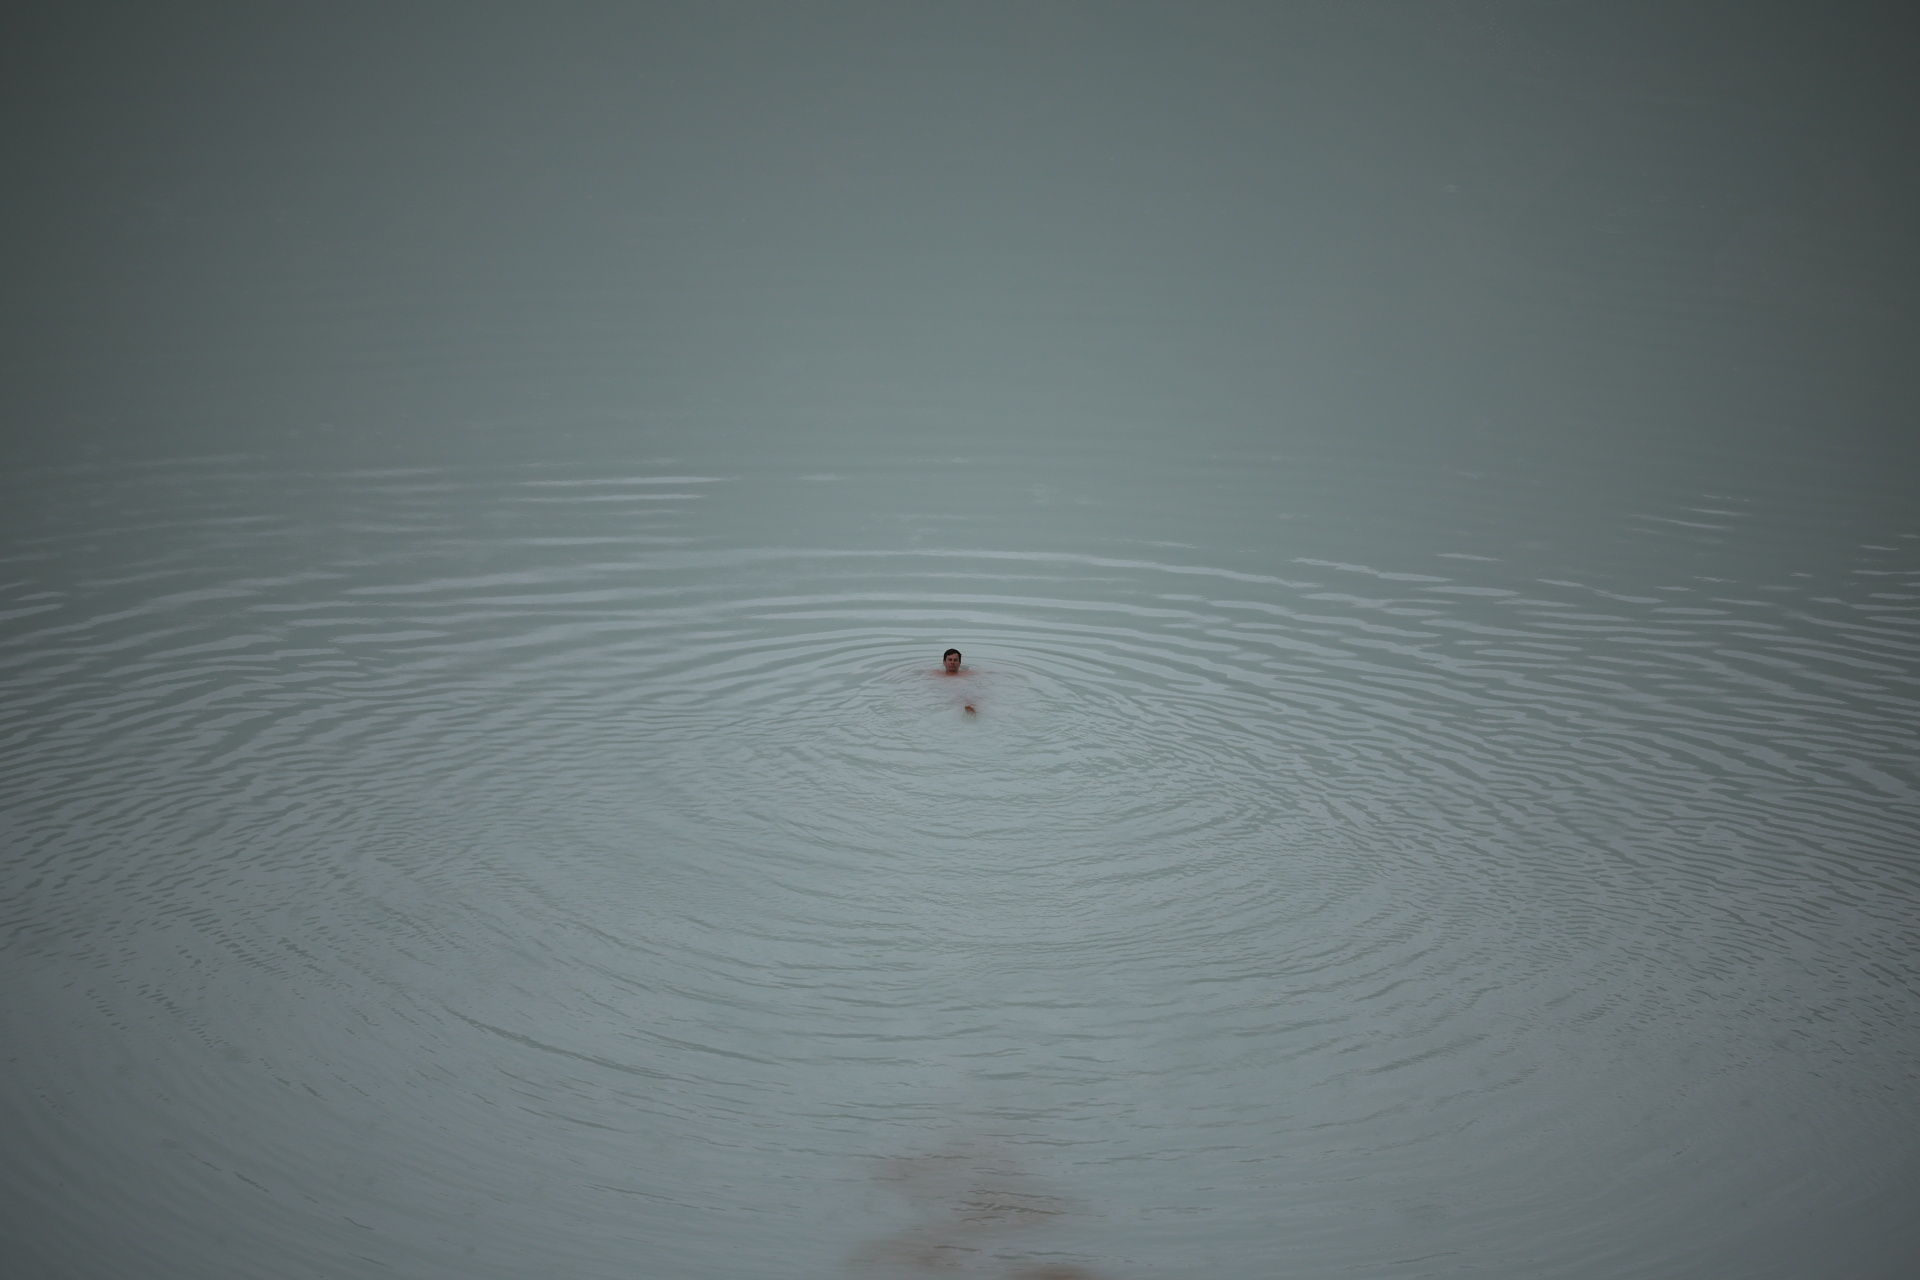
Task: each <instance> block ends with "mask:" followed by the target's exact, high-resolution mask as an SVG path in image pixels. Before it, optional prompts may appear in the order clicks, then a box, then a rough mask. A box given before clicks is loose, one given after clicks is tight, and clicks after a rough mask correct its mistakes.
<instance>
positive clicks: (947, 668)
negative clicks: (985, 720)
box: [936, 649, 976, 715]
mask: <svg viewBox="0 0 1920 1280" xmlns="http://www.w3.org/2000/svg"><path fill="white" fill-rule="evenodd" d="M936 674H939V675H943V676H964V675H969V674H971V673H970V672H969V671H967V669H966V668H965V667H962V666H961V665H960V651H959V650H958V649H949V650H947V651H946V652H945V653H943V654H941V655H940V670H939V671H938V672H937V673H936ZM960 706H961V709H962V710H963V711H965V712H966V713H967V714H968V715H974V714H976V713H975V711H974V707H973V702H972V700H971V699H969V700H968V701H965V702H962V703H961V704H960Z"/></svg>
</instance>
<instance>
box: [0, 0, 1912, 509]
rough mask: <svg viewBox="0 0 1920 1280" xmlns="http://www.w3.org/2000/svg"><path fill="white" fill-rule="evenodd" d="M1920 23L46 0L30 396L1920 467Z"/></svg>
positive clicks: (1600, 458) (512, 425) (1623, 473)
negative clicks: (1916, 231)
mask: <svg viewBox="0 0 1920 1280" xmlns="http://www.w3.org/2000/svg"><path fill="white" fill-rule="evenodd" d="M1905 17H1906V15H1905V14H1904V13H1903V11H1902V10H1901V9H1900V7H1899V6H1884V5H1848V4H1841V5H1819V6H1814V5H1806V4H1773V3H1740V4H1733V3H1698V4H1686V5H1662V4H1637V3H1608V4H1599V3H1545V2H1543V3H1433V4H1393V3H1386V4H1382V3H1343V4H1291V5H1194V6H1177V7H1176V6H1141V5H1126V4H1120V5H1113V4H1099V5H1077V4H1041V5H997V4H981V5H965V6H936V5H917V4H879V5H839V4H825V5H730V4H716V5H707V4H701V5H647V4H639V5H581V4H561V5H542V6H532V5H525V6H516V5H488V4H462V5H415V4H374V5H357V4H340V5H331V4H330V5H324V6H322V5H305V6H276V7H273V8H270V9H269V8H262V7H259V6H251V5H195V4H167V5H158V6H148V7H143V8H138V9H128V8H124V7H104V6H89V5H84V4H81V5H29V6H25V7H23V8H17V9H15V10H14V11H12V16H10V17H9V18H8V19H7V20H6V21H7V33H6V40H5V48H6V52H5V54H4V55H3V56H4V57H5V59H6V74H5V88H4V93H5V94H6V103H7V117H6V118H7V121H8V127H7V130H6V137H5V146H6V154H5V165H6V172H7V175H8V182H7V184H6V187H7V191H6V195H5V213H4V217H5V234H6V240H7V245H8V251H7V254H6V268H5V270H6V277H5V281H4V287H5V290H6V296H7V298H8V305H7V308H6V322H7V326H8V327H7V330H6V335H5V338H6V341H5V360H6V362H7V363H6V366H5V385H6V388H7V391H6V396H7V402H6V413H7V425H8V433H9V437H10V439H11V440H13V441H14V442H15V447H16V448H21V449H30V450H32V451H33V452H34V453H35V454H41V453H44V452H47V451H52V452H54V453H55V454H56V455H57V456H68V455H71V454H72V453H74V452H75V451H78V450H84V449H87V448H89V447H106V448H111V449H114V450H129V449H132V450H140V451H143V452H145V451H151V452H153V453H166V452H175V451H183V450H195V449H221V448H244V449H266V450H281V449H286V448H290V447H291V448H296V449H302V450H305V449H319V450H322V451H327V450H333V451H339V452H340V453H341V454H342V455H345V454H347V453H348V452H349V451H352V452H353V453H354V454H355V456H358V454H359V451H366V453H367V454H368V455H369V456H372V455H379V456H395V455H412V454H422V453H426V454H432V455H435V456H443V455H445V454H447V453H449V452H457V451H467V450H475V449H482V450H500V449H505V450H509V451H522V450H544V449H550V448H554V447H556V437H559V438H560V439H562V440H566V439H571V440H572V441H575V442H578V441H581V440H582V439H584V438H587V437H592V438H594V439H595V440H597V441H600V442H604V443H607V444H611V445H612V447H615V448H620V447H625V446H626V444H627V443H628V442H629V441H630V439H631V437H632V433H633V432H635V431H636V430H638V431H651V432H662V431H671V430H674V429H676V427H675V424H687V423H690V422H692V423H697V424H698V427H697V428H688V429H690V430H694V429H697V430H698V431H699V432H702V433H705V432H728V431H737V432H740V433H742V434H741V439H742V441H743V445H744V443H745V442H748V441H750V442H751V444H752V447H756V448H761V447H774V448H792V449H804V448H806V447H807V446H808V444H809V443H810V442H811V441H813V440H814V439H816V438H818V437H819V436H821V435H831V434H832V433H834V432H836V431H841V430H844V429H845V428H846V426H847V424H849V423H851V424H854V429H855V430H856V431H858V432H859V433H861V434H862V435H863V436H869V435H870V437H871V438H872V439H873V440H875V441H884V440H886V439H890V438H895V437H897V436H900V435H907V434H914V433H924V432H926V431H929V430H952V429H960V430H963V431H965V432H968V433H970V434H978V433H982V432H985V433H989V434H993V433H998V432H1003V431H1004V432H1014V433H1018V434H1019V435H1020V437H1022V438H1032V437H1035V436H1038V437H1041V438H1043V439H1045V440H1046V441H1048V442H1049V443H1051V444H1053V445H1055V446H1057V447H1060V448H1071V449H1097V448H1102V447H1111V446H1115V445H1118V444H1119V443H1121V442H1123V441H1128V440H1133V441H1143V442H1145V443H1148V444H1150V445H1163V444H1166V443H1168V442H1169V441H1177V442H1178V443H1179V446H1180V447H1183V448H1184V447H1189V446H1191V445H1192V444H1193V443H1194V442H1195V441H1206V440H1215V439H1221V438H1225V439H1230V440H1245V439H1247V438H1249V437H1252V438H1266V439H1271V438H1274V436H1275V434H1276V433H1292V434H1294V435H1303V434H1314V435H1336V434H1338V435H1351V436H1354V437H1357V438H1360V439H1363V440H1365V441H1367V442H1368V443H1370V444H1375V445H1378V446H1381V447H1394V448H1407V447H1411V448H1414V449H1421V448H1436V449H1439V450H1442V451H1452V450H1456V449H1460V448H1463V447H1473V444H1472V442H1473V441H1475V440H1479V439H1483V438H1486V437H1492V438H1493V439H1494V440H1496V441H1497V444H1495V445H1494V446H1493V447H1495V448H1497V449H1500V450H1523V451H1524V450H1535V451H1540V450H1577V451H1579V452H1580V453H1581V455H1582V457H1583V458H1585V459H1588V460H1590V461H1592V462H1594V463H1595V464H1596V465H1598V466H1599V467H1600V468H1601V469H1602V473H1603V474H1604V475H1605V476H1606V477H1607V478H1608V479H1609V480H1614V481H1619V482H1624V483H1629V484H1630V483H1633V478H1634V476H1635V474H1636V472H1637V471H1639V470H1640V469H1641V468H1640V467H1639V465H1638V459H1637V457H1636V451H1637V450H1640V449H1643V448H1645V447H1647V446H1648V445H1649V444H1655V443H1660V442H1673V441H1675V440H1677V441H1678V442H1679V446H1680V449H1681V451H1682V452H1683V453H1685V454H1689V455H1706V454H1710V455H1713V456H1714V460H1713V462H1712V463H1711V464H1710V465H1712V466H1715V467H1720V466H1733V467H1738V466H1740V465H1742V464H1741V461H1740V456H1741V455H1742V454H1743V453H1751V452H1754V451H1756V450H1757V449H1761V448H1764V449H1765V450H1766V451H1767V452H1769V453H1770V454H1773V455H1775V456H1779V451H1780V449H1781V448H1782V447H1783V446H1784V447H1785V448H1786V449H1787V450H1788V452H1789V453H1790V454H1791V455H1792V456H1793V457H1794V458H1796V459H1805V460H1807V461H1810V462H1813V463H1815V464H1816V465H1818V464H1819V463H1820V462H1821V461H1822V460H1825V459H1831V458H1834V457H1845V458H1846V459H1848V460H1849V461H1851V460H1853V459H1856V458H1859V457H1862V456H1870V457H1874V458H1877V459H1881V460H1884V461H1885V462H1886V463H1888V464H1895V463H1897V464H1898V465H1902V466H1911V464H1912V460H1913V453H1912V445H1911V441H1912V433H1911V432H1910V431H1909V430H1908V425H1909V423H1910V421H1911V416H1912V410H1913V407H1914V397H1913V390H1914V378H1915V374H1914V370H1913V365H1914V362H1913V360H1912V359H1911V356H1912V351H1913V348H1914V332H1915V331H1914V305H1913V300H1914V296H1915V285H1916V252H1917V251H1916V244H1915V238H1914V236H1913V235H1912V234H1911V228H1912V227H1913V225H1914V224H1915V215H1916V182H1917V181H1920V178H1917V177H1916V170H1915V166H1914V165H1912V164H1911V163H1910V159H1911V157H1912V156H1913V155H1914V154H1915V149H1916V143H1917V142H1920V138H1916V130H1917V129H1920V113H1916V111H1915V109H1914V108H1915V94H1916V91H1915V88H1914V85H1915V80H1916V77H1915V76H1914V75H1913V74H1912V73H1913V72H1914V70H1915V63H1914V57H1913V54H1912V43H1911V41H1910V40H1908V39H1907V38H1906V37H1907V36H1908V35H1909V34H1910V32H1909V29H1908V26H1907V24H1906V21H1905ZM1170 335H1177V336H1178V341H1177V343H1175V342H1169V340H1168V339H1169V336H1170ZM423 417H424V418H425V419H426V420H427V421H428V422H429V423H430V424H431V426H430V429H428V430H424V431H423V430H420V429H418V426H417V424H419V423H420V422H421V421H422V419H423ZM882 420H884V422H885V423H886V427H885V429H876V428H875V426H874V424H875V423H876V422H879V421H882ZM321 433H331V441H330V442H329V443H324V444H322V443H316V442H315V441H314V440H313V437H314V436H316V435H317V434H321ZM558 447H567V446H565V445H560V446H558Z"/></svg>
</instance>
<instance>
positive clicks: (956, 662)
mask: <svg viewBox="0 0 1920 1280" xmlns="http://www.w3.org/2000/svg"><path fill="white" fill-rule="evenodd" d="M940 665H941V666H943V667H945V668H946V669H947V674H948V675H952V674H953V673H954V672H956V671H958V670H959V669H960V651H959V650H958V649H949V650H947V651H946V652H945V653H944V654H942V655H940Z"/></svg>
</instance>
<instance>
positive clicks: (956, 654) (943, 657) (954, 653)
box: [940, 649, 960, 662]
mask: <svg viewBox="0 0 1920 1280" xmlns="http://www.w3.org/2000/svg"><path fill="white" fill-rule="evenodd" d="M959 656H960V651H959V650H958V649H949V650H947V651H946V652H945V653H943V654H941V655H940V661H942V662H945V661H946V660H947V659H948V658H957V657H959Z"/></svg>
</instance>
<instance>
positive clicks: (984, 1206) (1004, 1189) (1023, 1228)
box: [854, 1148, 1098, 1280]
mask: <svg viewBox="0 0 1920 1280" xmlns="http://www.w3.org/2000/svg"><path fill="white" fill-rule="evenodd" d="M879 1176H880V1177H881V1179H882V1180H883V1181H884V1182H886V1183H887V1184H888V1185H889V1186H891V1187H893V1188H895V1189H896V1190H898V1191H899V1192H900V1193H901V1194H903V1195H904V1196H906V1197H907V1199H908V1200H909V1201H910V1202H911V1203H912V1204H913V1206H914V1209H915V1211H916V1212H917V1213H919V1214H920V1215H922V1216H923V1217H924V1218H925V1219H926V1221H924V1222H922V1223H921V1224H920V1225H918V1226H914V1227H909V1228H907V1229H906V1230H904V1231H900V1232H896V1233H895V1234H893V1235H890V1236H887V1237H885V1238H884V1239H880V1240H876V1241H874V1242H872V1243H870V1244H868V1245H866V1246H865V1247H863V1248H862V1249H860V1250H859V1252H858V1253H857V1254H855V1258H854V1261H855V1263H856V1265H857V1266H858V1267H860V1268H861V1269H863V1270H869V1271H874V1272H879V1273H889V1272H893V1273H905V1274H915V1273H924V1272H934V1273H960V1274H966V1275H997V1276H1004V1277H1006V1280H1098V1277H1097V1276H1095V1274H1094V1273H1093V1272H1091V1271H1088V1270H1087V1269H1085V1268H1084V1267H1080V1266H1077V1265H1075V1264H1073V1263H1071V1262H1063V1261H1049V1262H1035V1261H1033V1260H1032V1256H1031V1254H1030V1253H1029V1254H1027V1255H1026V1256H1024V1257H1023V1256H1022V1255H1021V1254H1020V1253H1016V1252H1014V1250H1017V1249H1019V1248H1020V1247H1021V1246H1022V1245H1025V1244H1026V1243H1027V1242H1026V1240H1025V1237H1026V1236H1028V1235H1029V1234H1030V1233H1033V1232H1035V1231H1036V1230H1038V1229H1040V1228H1045V1227H1048V1226H1052V1225H1055V1224H1056V1223H1058V1222H1059V1221H1060V1220H1061V1219H1062V1218H1064V1217H1065V1216H1066V1215H1068V1214H1071V1213H1073V1212H1074V1211H1075V1209H1074V1206H1073V1204H1072V1203H1071V1202H1069V1201H1067V1200H1064V1199H1062V1198H1060V1197H1059V1196H1056V1195H1050V1194H1048V1193H1047V1192H1046V1191H1044V1190H1042V1189H1040V1188H1039V1187H1037V1186H1035V1185H1033V1179H1031V1178H1028V1177H1026V1176H1024V1175H1022V1173H1021V1172H1020V1170H1019V1167H1018V1163H1017V1161H1015V1160H1014V1159H1013V1158H1012V1157H1011V1156H1010V1155H1009V1154H1008V1153H1006V1152H1004V1151H989V1150H977V1149H967V1148H961V1149H955V1150H948V1151H944V1152H941V1153H939V1154H937V1155H928V1156H903V1157H900V1158H897V1159H894V1160H891V1161H888V1162H887V1165H886V1167H885V1169H884V1170H883V1172H882V1173H881V1174H880V1175H879ZM1029 1247H1030V1246H1029Z"/></svg>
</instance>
